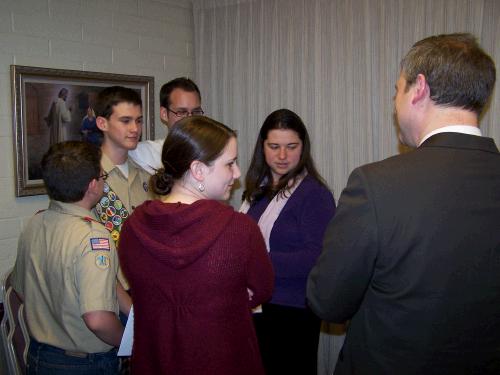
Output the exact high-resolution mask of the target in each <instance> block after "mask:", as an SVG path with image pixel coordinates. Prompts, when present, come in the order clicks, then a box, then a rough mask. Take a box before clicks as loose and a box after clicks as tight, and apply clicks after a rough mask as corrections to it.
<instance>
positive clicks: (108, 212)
mask: <svg viewBox="0 0 500 375" xmlns="http://www.w3.org/2000/svg"><path fill="white" fill-rule="evenodd" d="M115 214H116V208H114V207H113V206H109V207H108V208H106V215H108V216H109V217H113V216H115Z"/></svg>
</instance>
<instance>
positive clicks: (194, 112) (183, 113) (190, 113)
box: [167, 108, 205, 118]
mask: <svg viewBox="0 0 500 375" xmlns="http://www.w3.org/2000/svg"><path fill="white" fill-rule="evenodd" d="M167 111H170V112H172V113H173V114H174V115H176V116H177V117H180V118H184V117H188V116H202V115H203V114H204V113H205V112H203V109H201V108H197V109H193V110H192V111H186V110H185V109H180V110H178V111H172V110H171V109H170V108H167Z"/></svg>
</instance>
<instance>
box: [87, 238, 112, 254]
mask: <svg viewBox="0 0 500 375" xmlns="http://www.w3.org/2000/svg"><path fill="white" fill-rule="evenodd" d="M90 247H91V249H92V250H93V251H110V247H109V239H107V238H91V239H90Z"/></svg>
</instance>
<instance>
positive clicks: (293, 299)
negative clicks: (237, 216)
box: [248, 175, 335, 308]
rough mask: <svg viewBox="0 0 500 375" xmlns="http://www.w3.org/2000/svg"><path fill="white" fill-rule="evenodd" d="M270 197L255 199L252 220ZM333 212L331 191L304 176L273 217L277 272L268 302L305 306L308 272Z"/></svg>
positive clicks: (264, 206) (251, 212) (263, 209)
mask: <svg viewBox="0 0 500 375" xmlns="http://www.w3.org/2000/svg"><path fill="white" fill-rule="evenodd" d="M269 202H270V200H269V199H268V198H266V197H264V198H261V199H260V200H258V201H256V202H254V203H253V204H252V205H251V207H250V209H249V210H248V215H250V216H251V217H252V218H253V219H254V220H255V221H257V222H258V221H259V218H260V216H261V215H262V214H263V212H264V211H265V209H266V207H267V205H268V204H269ZM334 214H335V201H334V199H333V194H332V193H331V192H330V191H329V190H328V189H327V188H325V187H324V186H322V185H321V184H320V183H319V182H318V181H316V180H315V179H314V178H313V177H311V176H309V175H308V176H306V178H304V180H303V181H302V183H301V184H300V185H299V187H297V189H296V190H295V191H294V193H293V194H292V196H291V197H290V198H289V199H288V202H287V203H286V205H285V207H283V210H282V211H281V213H280V215H279V216H278V218H277V219H276V221H275V223H274V226H273V229H272V231H271V236H270V239H269V245H270V247H271V251H270V253H269V254H270V256H271V261H272V263H273V266H274V272H275V275H276V284H275V288H274V294H273V298H272V300H271V301H270V302H271V303H274V304H277V305H285V306H293V307H301V308H305V306H306V282H307V275H308V274H309V271H311V269H312V267H313V266H314V264H315V263H316V259H317V258H318V256H319V254H320V252H321V248H322V245H323V234H324V232H325V229H326V226H327V224H328V222H329V221H330V220H331V219H332V217H333V215H334Z"/></svg>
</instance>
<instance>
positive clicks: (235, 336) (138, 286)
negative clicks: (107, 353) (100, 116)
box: [119, 200, 274, 375]
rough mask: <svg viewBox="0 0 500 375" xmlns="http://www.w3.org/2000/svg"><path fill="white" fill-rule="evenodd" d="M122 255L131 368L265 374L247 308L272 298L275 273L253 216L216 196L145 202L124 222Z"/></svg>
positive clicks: (138, 371) (219, 374) (180, 372)
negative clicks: (130, 315) (130, 307)
mask: <svg viewBox="0 0 500 375" xmlns="http://www.w3.org/2000/svg"><path fill="white" fill-rule="evenodd" d="M119 256H120V263H121V266H122V268H123V271H124V273H125V276H126V277H127V278H128V281H129V283H130V287H131V292H132V299H133V303H134V316H135V325H134V346H133V350H132V363H131V368H132V372H133V373H134V374H141V375H143V374H175V375H183V374H185V375H194V374H199V375H201V374H203V375H210V374H214V375H235V374H239V375H245V374H248V375H258V374H264V370H263V367H262V363H261V358H260V353H259V349H258V344H257V339H256V336H255V331H254V327H253V323H252V317H251V312H250V308H251V307H255V306H257V305H259V304H261V303H263V302H265V301H267V300H269V299H270V298H271V295H272V289H273V284H274V274H273V270H272V266H271V263H270V260H269V256H268V254H267V252H266V248H265V245H264V240H263V238H262V235H261V233H260V230H259V228H258V227H257V225H256V224H255V222H254V221H253V220H252V219H251V218H250V217H247V216H246V215H243V214H240V213H237V212H235V211H234V210H233V209H232V208H231V207H230V206H226V205H223V204H221V203H219V202H216V201H209V200H200V201H197V202H195V203H193V204H190V205H187V204H181V203H177V204H172V203H169V204H166V203H162V202H160V201H147V202H145V203H144V204H142V205H141V206H139V207H138V208H137V209H136V210H135V211H134V213H133V214H132V215H131V216H130V218H129V219H128V220H127V221H126V222H125V224H124V226H123V228H122V232H121V235H120V250H119ZM247 288H249V289H251V290H252V291H253V293H254V294H253V297H252V300H251V301H249V297H248V292H247Z"/></svg>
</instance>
